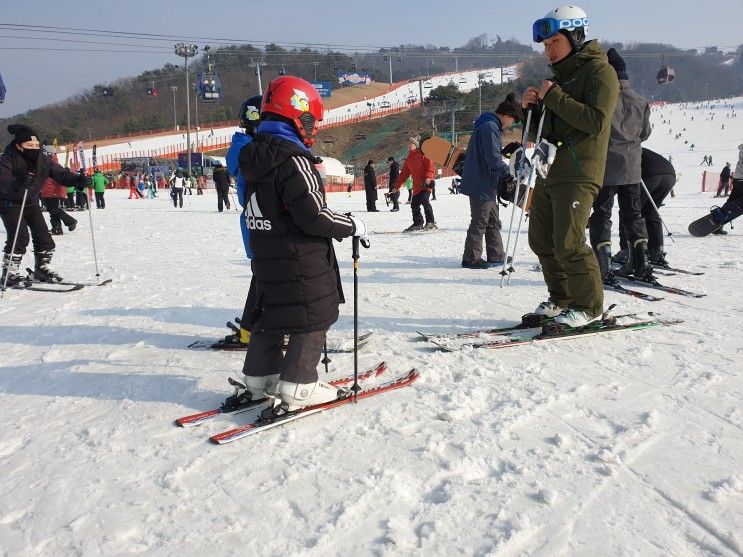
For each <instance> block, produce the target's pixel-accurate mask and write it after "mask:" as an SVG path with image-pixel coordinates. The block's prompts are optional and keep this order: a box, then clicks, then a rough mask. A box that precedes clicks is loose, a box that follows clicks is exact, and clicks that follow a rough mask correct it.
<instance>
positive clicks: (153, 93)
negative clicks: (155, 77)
mask: <svg viewBox="0 0 743 557" xmlns="http://www.w3.org/2000/svg"><path fill="white" fill-rule="evenodd" d="M157 95H158V92H157V87H155V83H154V82H152V84H151V85H150V86H149V87H147V96H148V97H157Z"/></svg>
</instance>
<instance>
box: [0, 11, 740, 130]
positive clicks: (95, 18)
mask: <svg viewBox="0 0 743 557" xmlns="http://www.w3.org/2000/svg"><path fill="white" fill-rule="evenodd" d="M557 5H558V4H555V3H554V2H551V1H545V0H535V1H529V2H521V3H516V2H502V1H500V2H499V1H494V0H476V1H467V0H460V1H458V2H455V1H451V2H444V1H443V0H428V1H426V2H419V1H416V0H407V1H405V2H400V1H390V0H382V1H378V2H363V3H362V2H352V1H349V0H346V1H340V0H329V1H318V2H314V3H312V2H298V1H295V0H286V1H285V2H275V1H271V2H250V1H237V0H208V1H207V0H205V1H203V2H196V1H194V0H180V1H178V2H173V1H171V0H161V1H149V2H144V1H142V0H130V1H129V2H120V1H117V2H111V1H108V0H98V1H97V2H90V1H86V2H83V1H82V0H66V1H65V2H53V3H52V2H35V3H32V4H29V3H21V2H17V1H13V2H11V1H9V0H0V13H1V14H2V20H1V21H0V23H12V24H30V25H47V26H59V27H66V28H69V27H77V28H84V29H98V30H102V31H126V32H136V33H158V34H166V35H179V36H180V35H183V36H203V37H224V38H234V39H244V42H250V41H275V42H277V43H286V42H298V43H301V42H308V43H329V44H346V45H358V46H361V45H367V46H375V47H378V46H380V47H381V46H396V45H400V44H403V43H417V44H427V43H430V44H435V45H437V46H450V47H456V46H461V45H462V44H464V43H465V42H466V41H467V40H468V39H470V38H472V37H474V36H477V35H479V34H481V33H487V34H488V35H489V36H490V37H491V38H495V36H496V35H499V36H501V37H502V38H503V39H508V38H515V39H518V40H519V41H520V42H522V43H527V44H528V43H530V42H531V24H532V22H533V21H534V20H535V19H538V18H539V17H541V16H543V15H544V14H545V13H546V12H548V11H549V10H550V9H552V8H555V7H556V6H557ZM578 5H579V6H581V7H582V8H583V9H584V10H585V11H586V12H587V13H588V16H589V18H590V19H591V27H590V32H589V35H590V37H591V38H601V39H607V40H614V41H620V42H624V43H630V42H658V43H667V44H672V45H674V46H676V47H680V48H701V47H705V46H710V45H718V46H721V47H725V49H726V50H727V49H732V48H734V47H735V46H736V45H738V44H740V43H741V42H742V39H741V37H742V36H743V34H741V32H740V22H741V21H743V1H741V0H710V1H708V2H699V1H698V0H695V1H691V0H676V1H665V2H657V1H652V2H650V1H648V0H644V1H641V0H623V1H620V2H607V1H605V0H583V1H582V2H580V3H579V4H578ZM29 6H33V10H31V9H30V8H29ZM735 22H737V23H735ZM736 26H737V29H736ZM21 35H25V36H26V37H28V36H29V34H28V33H19V32H18V31H14V30H8V29H3V28H2V27H0V73H1V74H2V76H3V78H4V80H5V83H6V86H7V88H8V94H7V97H6V101H5V103H4V104H0V116H9V115H12V114H16V113H19V112H23V111H25V110H28V109H30V108H35V107H38V106H41V105H44V104H49V103H52V102H55V101H58V100H62V99H64V98H67V97H69V96H70V95H73V94H75V93H77V92H80V91H82V90H84V89H86V88H90V87H91V86H92V85H94V84H96V83H102V82H106V81H112V80H115V79H116V78H119V77H125V76H130V75H136V74H138V73H140V72H141V71H143V70H146V69H152V68H156V67H160V66H162V65H163V64H164V63H166V62H171V63H178V62H179V61H181V62H182V59H180V58H177V57H176V56H175V55H174V54H172V44H171V42H168V41H165V42H162V43H160V44H161V45H162V49H163V51H162V52H101V50H110V49H112V48H117V47H111V46H110V45H106V44H80V43H70V42H61V41H45V40H41V39H42V38H43V37H44V36H45V35H43V34H38V33H36V34H34V36H35V37H37V38H36V39H28V38H18V37H19V36H21ZM46 37H47V38H49V37H51V35H46ZM54 37H55V38H57V39H59V38H64V39H68V40H69V39H73V40H74V39H81V38H82V39H85V40H92V41H94V42H103V43H106V42H108V41H109V39H107V38H106V37H87V38H86V37H77V36H70V35H54ZM110 40H114V39H110ZM115 40H117V41H118V42H123V43H127V44H129V45H132V46H129V47H118V48H120V49H121V50H142V49H143V48H147V49H149V48H152V46H151V45H152V44H153V43H150V42H147V43H145V42H143V41H138V40H135V39H115ZM196 42H199V41H196ZM207 42H208V41H204V42H203V43H202V44H206V43H207ZM137 45H139V46H137ZM145 45H146V46H145ZM51 48H88V49H90V52H70V51H51V50H48V49H51ZM31 49H41V50H31Z"/></svg>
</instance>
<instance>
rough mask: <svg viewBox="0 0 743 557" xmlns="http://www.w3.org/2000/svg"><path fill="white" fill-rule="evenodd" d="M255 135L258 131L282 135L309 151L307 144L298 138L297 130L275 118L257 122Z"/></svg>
mask: <svg viewBox="0 0 743 557" xmlns="http://www.w3.org/2000/svg"><path fill="white" fill-rule="evenodd" d="M255 133H256V135H257V134H259V133H265V134H269V135H275V136H277V137H282V138H284V139H286V140H288V141H291V142H292V143H294V144H296V145H297V147H299V148H300V149H303V150H305V151H307V152H311V151H310V150H309V149H308V148H307V146H306V145H305V144H304V143H303V142H302V140H301V139H300V138H299V134H298V133H297V130H295V129H294V127H293V126H291V125H290V124H287V123H286V122H277V121H275V120H265V121H263V122H261V123H260V124H258V128H257V129H256V130H255Z"/></svg>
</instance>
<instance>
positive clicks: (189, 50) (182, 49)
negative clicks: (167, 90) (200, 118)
mask: <svg viewBox="0 0 743 557" xmlns="http://www.w3.org/2000/svg"><path fill="white" fill-rule="evenodd" d="M198 51H199V47H198V46H197V45H195V44H186V43H178V44H176V45H175V53H176V54H177V55H178V56H182V57H183V60H184V68H185V71H186V157H188V177H189V178H190V177H191V94H190V87H189V86H188V59H189V58H193V57H194V56H196V53H197V52H198Z"/></svg>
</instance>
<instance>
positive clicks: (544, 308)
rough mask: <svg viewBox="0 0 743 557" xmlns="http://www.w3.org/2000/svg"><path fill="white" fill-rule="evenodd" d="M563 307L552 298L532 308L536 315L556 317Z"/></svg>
mask: <svg viewBox="0 0 743 557" xmlns="http://www.w3.org/2000/svg"><path fill="white" fill-rule="evenodd" d="M563 309H564V308H561V307H560V306H558V305H557V304H556V303H555V302H553V301H552V299H549V300H547V301H545V302H542V303H541V304H539V305H538V306H537V309H535V310H534V313H536V314H537V315H543V316H544V317H557V316H558V315H560V312H562V311H563Z"/></svg>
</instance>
